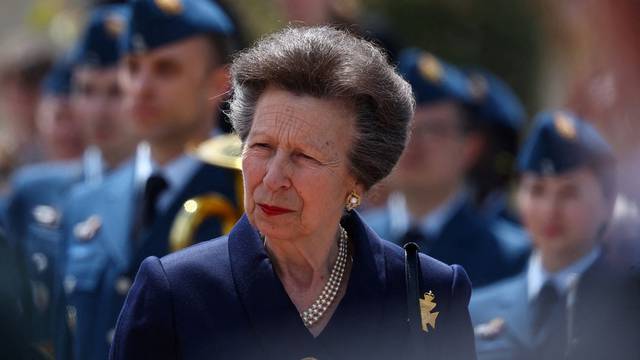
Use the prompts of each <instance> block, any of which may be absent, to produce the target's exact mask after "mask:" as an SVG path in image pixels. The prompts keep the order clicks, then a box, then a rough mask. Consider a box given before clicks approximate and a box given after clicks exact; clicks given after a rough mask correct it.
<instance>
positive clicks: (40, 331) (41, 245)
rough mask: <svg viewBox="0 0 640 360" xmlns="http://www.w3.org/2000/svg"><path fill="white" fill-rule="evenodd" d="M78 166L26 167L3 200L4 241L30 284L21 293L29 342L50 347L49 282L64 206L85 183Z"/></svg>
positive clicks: (59, 163)
mask: <svg viewBox="0 0 640 360" xmlns="http://www.w3.org/2000/svg"><path fill="white" fill-rule="evenodd" d="M82 175H83V171H82V163H81V162H80V161H73V162H51V163H43V164H37V165H31V166H27V167H24V168H22V169H20V170H19V171H18V173H17V174H16V175H15V176H14V178H13V179H12V192H11V194H10V196H9V198H8V202H7V209H6V211H7V213H6V223H7V224H6V225H7V233H8V237H9V239H10V240H11V243H12V247H13V248H14V250H15V251H16V254H17V256H18V259H16V261H17V264H18V266H19V268H20V269H21V271H22V272H23V273H24V275H25V276H26V278H27V279H28V280H29V281H28V284H29V285H28V286H27V288H26V289H23V291H22V294H23V295H22V302H23V306H24V309H25V319H26V321H27V322H28V323H29V324H28V329H29V330H30V336H31V340H32V341H34V342H36V343H39V344H41V345H44V346H47V345H48V346H49V347H51V345H52V344H51V341H52V338H53V336H52V316H53V313H52V310H51V304H52V302H53V296H54V295H53V284H54V275H55V272H56V262H57V259H58V249H59V246H60V242H61V233H60V224H61V220H62V206H63V205H62V204H63V203H64V200H65V196H66V194H67V192H68V191H69V189H70V188H71V187H72V186H73V185H74V184H76V183H78V182H80V181H82V179H83V176H82Z"/></svg>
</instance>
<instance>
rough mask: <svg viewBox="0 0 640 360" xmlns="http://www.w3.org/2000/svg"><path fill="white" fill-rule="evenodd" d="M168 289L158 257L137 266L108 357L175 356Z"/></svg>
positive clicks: (149, 258)
mask: <svg viewBox="0 0 640 360" xmlns="http://www.w3.org/2000/svg"><path fill="white" fill-rule="evenodd" d="M174 332H175V324H174V316H173V305H172V302H171V289H170V286H169V282H168V280H167V277H166V274H165V271H164V269H163V267H162V264H161V262H160V260H159V259H158V258H157V257H155V256H152V257H148V258H147V259H145V260H144V261H143V262H142V264H141V265H140V270H138V274H137V275H136V279H135V281H134V283H133V287H132V288H131V290H130V291H129V295H128V296H127V299H126V300H125V303H124V307H123V308H122V311H121V312H120V316H119V317H118V324H117V326H116V333H115V336H114V340H113V345H112V346H111V351H110V354H109V359H112V360H116V359H177V357H178V356H177V349H176V338H175V335H174V334H175V333H174Z"/></svg>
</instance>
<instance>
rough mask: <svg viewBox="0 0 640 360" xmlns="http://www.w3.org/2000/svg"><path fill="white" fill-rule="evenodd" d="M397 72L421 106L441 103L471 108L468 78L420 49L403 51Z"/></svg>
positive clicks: (471, 99) (453, 67)
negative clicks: (409, 86) (446, 101)
mask: <svg viewBox="0 0 640 360" xmlns="http://www.w3.org/2000/svg"><path fill="white" fill-rule="evenodd" d="M398 71H399V72H400V74H401V75H402V76H403V77H404V78H405V80H407V82H409V84H411V87H412V89H413V94H414V96H415V97H416V103H417V104H418V105H421V104H423V105H424V104H429V103H432V102H435V101H440V100H453V101H456V102H460V103H462V104H463V105H471V104H472V101H473V97H472V93H471V91H470V86H469V80H468V78H467V76H466V75H465V74H464V73H463V72H462V71H460V70H459V69H458V68H456V67H455V66H453V65H450V64H447V63H445V62H443V61H441V60H439V59H438V58H436V57H435V56H434V55H432V54H430V53H428V52H425V51H422V50H420V49H406V50H403V51H402V52H401V53H400V56H399V60H398Z"/></svg>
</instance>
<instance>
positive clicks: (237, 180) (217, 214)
mask: <svg viewBox="0 0 640 360" xmlns="http://www.w3.org/2000/svg"><path fill="white" fill-rule="evenodd" d="M193 154H194V155H195V156H196V157H197V158H198V159H200V160H201V161H203V162H205V163H208V164H211V165H215V166H219V167H223V168H227V169H231V170H233V175H234V184H235V185H234V186H235V193H236V199H235V200H236V203H237V204H238V206H237V207H236V206H234V204H233V203H232V202H231V201H229V199H228V198H227V197H226V196H223V195H222V194H219V193H208V194H204V195H200V196H197V197H194V198H192V199H189V200H187V201H185V202H184V204H182V209H181V210H180V212H179V213H178V214H177V216H176V218H175V220H174V222H173V225H172V227H171V232H170V233H169V248H170V251H171V252H174V251H178V250H180V249H183V248H185V247H187V246H189V245H192V244H193V243H194V237H195V232H196V230H197V229H198V227H199V226H200V225H201V224H202V223H203V222H204V221H205V220H207V219H210V218H215V219H218V220H219V221H220V224H221V225H222V231H223V233H225V234H228V233H229V232H230V231H231V229H232V228H233V225H234V224H235V223H236V221H238V219H240V217H241V216H242V213H243V212H244V209H243V206H242V204H243V188H242V161H241V158H240V157H241V154H242V142H241V141H240V138H239V137H238V136H237V135H235V134H225V135H219V136H216V137H214V138H211V139H209V140H207V141H205V142H203V143H201V144H200V145H198V146H197V147H196V149H195V150H194V151H193Z"/></svg>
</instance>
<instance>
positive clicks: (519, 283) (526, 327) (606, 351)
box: [470, 257, 640, 360]
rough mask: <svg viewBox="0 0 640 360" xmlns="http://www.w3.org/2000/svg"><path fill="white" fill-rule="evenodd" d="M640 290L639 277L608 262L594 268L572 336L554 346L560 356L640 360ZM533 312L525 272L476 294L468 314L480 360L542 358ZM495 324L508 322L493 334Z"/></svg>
mask: <svg viewBox="0 0 640 360" xmlns="http://www.w3.org/2000/svg"><path fill="white" fill-rule="evenodd" d="M639 289H640V283H639V282H638V279H637V277H635V276H631V275H629V274H625V273H623V272H621V271H620V270H616V269H614V268H613V267H612V266H611V265H609V264H607V262H606V261H605V259H604V258H602V257H601V258H599V259H598V260H597V261H596V262H595V263H594V264H593V265H591V267H590V268H589V269H587V270H586V271H585V272H584V273H583V275H582V276H581V277H580V280H579V281H578V286H577V290H576V297H575V299H576V301H575V305H574V306H573V310H572V311H573V314H574V315H573V319H574V320H573V322H572V323H571V327H572V332H573V335H572V336H571V339H570V340H567V341H562V343H561V344H556V345H557V346H559V347H561V349H560V352H561V353H564V352H565V351H567V349H568V354H569V356H568V357H567V358H566V359H571V360H573V359H575V360H578V359H581V360H589V359H593V360H596V359H616V360H619V359H620V360H624V359H629V360H631V359H640V324H639V321H640V307H639V306H638V304H640V296H639V294H640V292H639ZM531 309H532V307H531V304H530V302H529V300H528V296H527V278H526V272H524V273H522V274H519V275H517V276H515V277H513V278H510V279H507V280H505V281H502V282H500V283H497V284H494V285H492V286H489V287H487V288H484V289H479V290H477V291H476V292H475V293H474V295H473V297H472V300H471V305H470V311H471V316H472V320H473V324H474V326H475V329H476V348H477V351H478V359H481V360H499V359H505V360H506V359H509V360H534V359H536V360H538V359H543V357H542V355H541V354H540V351H541V350H540V348H539V346H540V341H542V339H544V336H545V335H544V333H543V334H542V335H541V336H539V337H538V338H537V339H536V338H535V337H534V336H532V334H531V328H532V324H531V322H532V311H531ZM496 319H501V320H500V321H503V322H504V323H503V325H502V326H495V327H493V329H491V328H492V326H490V325H489V324H491V321H492V320H494V322H495V320H496ZM566 326H567V332H568V331H569V324H568V322H567V323H566ZM488 328H489V330H487V329H488ZM568 344H570V345H568ZM546 350H550V349H546Z"/></svg>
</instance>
